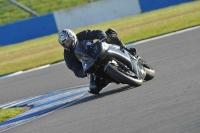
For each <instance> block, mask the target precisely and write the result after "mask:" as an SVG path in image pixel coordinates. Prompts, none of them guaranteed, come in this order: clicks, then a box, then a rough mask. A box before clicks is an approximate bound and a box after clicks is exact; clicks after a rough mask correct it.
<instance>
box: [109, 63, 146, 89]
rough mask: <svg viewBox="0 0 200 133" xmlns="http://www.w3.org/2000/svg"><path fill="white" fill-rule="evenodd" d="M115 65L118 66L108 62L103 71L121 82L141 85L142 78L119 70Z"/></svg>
mask: <svg viewBox="0 0 200 133" xmlns="http://www.w3.org/2000/svg"><path fill="white" fill-rule="evenodd" d="M117 67H118V66H115V65H114V64H112V63H111V64H108V65H107V67H106V68H105V73H106V74H108V75H109V76H110V77H112V78H113V79H115V80H116V81H118V82H119V83H122V84H129V85H132V86H141V85H142V82H143V80H142V79H139V78H138V77H137V76H134V77H133V76H130V75H127V74H125V73H124V72H122V71H119V70H118V69H117Z"/></svg>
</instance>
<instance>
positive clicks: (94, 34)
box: [64, 30, 106, 78]
mask: <svg viewBox="0 0 200 133" xmlns="http://www.w3.org/2000/svg"><path fill="white" fill-rule="evenodd" d="M76 36H77V38H78V41H83V40H91V41H92V40H94V39H102V38H105V37H106V33H105V32H104V31H102V30H84V31H82V32H79V33H78V34H76ZM64 59H65V63H66V65H67V67H68V68H69V69H70V70H72V71H73V72H74V74H75V75H76V76H77V77H79V78H84V77H86V76H87V74H86V73H84V71H83V68H82V63H81V62H80V61H79V60H78V58H77V57H76V55H75V53H74V51H73V50H71V51H69V50H66V49H65V50H64Z"/></svg>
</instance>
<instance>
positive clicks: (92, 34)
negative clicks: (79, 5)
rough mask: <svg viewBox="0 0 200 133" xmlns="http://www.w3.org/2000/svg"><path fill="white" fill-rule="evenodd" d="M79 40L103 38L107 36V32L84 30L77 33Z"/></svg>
mask: <svg viewBox="0 0 200 133" xmlns="http://www.w3.org/2000/svg"><path fill="white" fill-rule="evenodd" d="M76 36H77V38H78V40H79V41H83V40H94V39H103V38H105V37H106V33H105V32H104V31H102V30H84V31H82V32H79V33H78V34H76Z"/></svg>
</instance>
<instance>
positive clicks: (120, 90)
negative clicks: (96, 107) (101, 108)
mask: <svg viewBox="0 0 200 133" xmlns="http://www.w3.org/2000/svg"><path fill="white" fill-rule="evenodd" d="M133 88H136V87H134V86H130V85H127V86H124V87H119V88H115V89H112V90H109V91H106V92H102V93H100V95H93V94H90V93H88V94H87V95H88V97H84V98H82V99H80V100H78V101H75V102H74V103H73V104H71V105H69V106H66V107H64V108H67V107H70V106H74V105H78V104H82V103H86V102H88V101H92V100H96V99H100V98H103V97H106V96H110V95H113V94H117V93H120V92H123V91H127V90H130V89H133ZM61 109H63V108H61Z"/></svg>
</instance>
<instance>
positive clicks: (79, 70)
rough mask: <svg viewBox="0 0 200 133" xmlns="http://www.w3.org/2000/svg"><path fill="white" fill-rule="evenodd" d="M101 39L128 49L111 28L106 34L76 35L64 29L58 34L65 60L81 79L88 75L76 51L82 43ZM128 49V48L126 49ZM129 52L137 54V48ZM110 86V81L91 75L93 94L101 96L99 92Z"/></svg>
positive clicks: (98, 32)
mask: <svg viewBox="0 0 200 133" xmlns="http://www.w3.org/2000/svg"><path fill="white" fill-rule="evenodd" d="M95 39H99V40H101V41H105V42H107V43H109V44H116V45H119V46H120V47H121V48H126V47H125V45H124V44H123V43H122V41H121V40H120V39H119V38H118V36H117V32H116V31H115V30H114V29H111V28H109V29H108V30H107V31H106V32H104V31H102V30H84V31H81V32H79V33H77V34H75V33H74V32H73V31H72V30H70V29H63V30H62V31H61V32H59V34H58V41H59V43H60V44H61V45H62V46H63V47H64V60H65V63H66V65H67V67H68V68H69V69H70V70H71V71H73V72H74V74H75V75H76V76H77V77H79V78H84V77H87V74H86V73H85V72H84V71H83V67H82V63H81V62H80V61H79V60H78V58H77V57H76V55H75V53H74V50H75V47H76V45H77V43H79V42H80V41H84V40H91V41H92V42H93V40H95ZM126 49H127V48H126ZM129 52H130V53H131V54H132V55H135V54H136V49H135V48H130V49H129ZM108 84H109V81H107V80H105V79H101V78H99V77H96V76H95V75H93V74H90V86H89V88H90V90H89V92H90V93H92V94H99V92H100V91H101V90H102V89H103V88H104V87H105V86H107V85H108Z"/></svg>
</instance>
